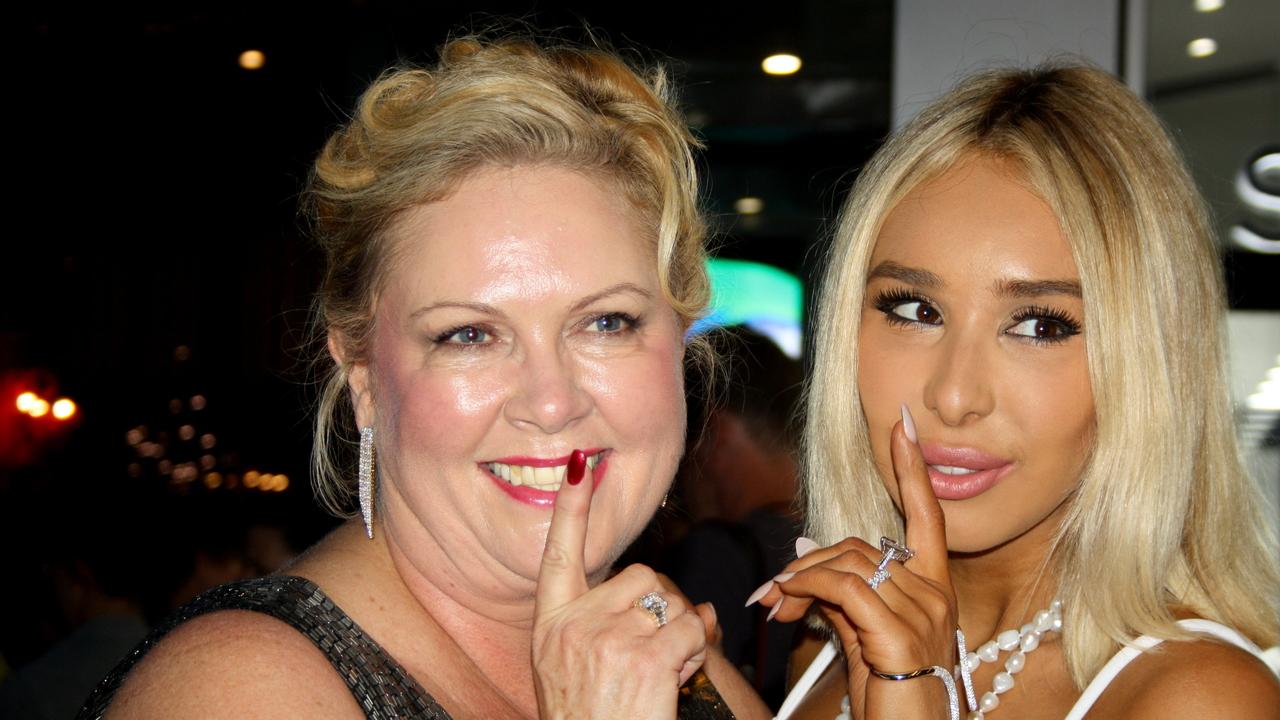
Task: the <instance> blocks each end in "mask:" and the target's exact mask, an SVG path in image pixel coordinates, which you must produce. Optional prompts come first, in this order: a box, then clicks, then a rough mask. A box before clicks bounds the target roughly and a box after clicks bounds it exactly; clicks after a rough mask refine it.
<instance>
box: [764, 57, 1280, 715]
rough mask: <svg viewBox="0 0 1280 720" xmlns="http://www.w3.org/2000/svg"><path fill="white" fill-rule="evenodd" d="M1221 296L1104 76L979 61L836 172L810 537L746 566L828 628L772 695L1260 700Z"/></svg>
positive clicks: (878, 711)
mask: <svg viewBox="0 0 1280 720" xmlns="http://www.w3.org/2000/svg"><path fill="white" fill-rule="evenodd" d="M1222 315H1223V289H1222V281H1221V270H1220V267H1219V263H1218V257H1217V253H1216V248H1215V244H1214V242H1213V239H1212V237H1211V234H1210V230H1209V225H1208V223H1207V222H1206V219H1205V211H1204V209H1203V204H1202V202H1201V200H1200V198H1199V197H1198V196H1197V194H1196V192H1195V190H1194V188H1193V185H1192V183H1191V180H1190V179H1189V177H1188V175H1187V172H1186V170H1185V169H1184V168H1183V166H1182V163H1181V161H1180V159H1179V157H1178V154H1177V152H1176V150H1175V149H1174V147H1173V145H1172V143H1171V142H1170V140H1169V138H1168V137H1167V135H1166V134H1165V132H1164V131H1163V130H1162V129H1161V127H1160V126H1159V124H1158V123H1157V121H1156V120H1155V119H1154V118H1153V117H1152V115H1151V113H1150V111H1149V110H1148V109H1147V108H1146V107H1145V106H1144V105H1143V104H1142V103H1141V102H1140V101H1139V100H1138V99H1137V98H1136V97H1134V96H1133V95H1132V94H1131V93H1130V92H1129V91H1128V90H1126V89H1125V88H1124V87H1123V86H1122V85H1121V84H1120V83H1119V82H1117V81H1116V80H1115V79H1114V78H1112V77H1110V76H1108V75H1106V74H1105V73H1103V72H1100V71H1097V70H1093V69H1088V68H1082V67H1059V68H1049V69H1044V70H1036V71H1002V72H993V73H989V74H984V75H980V76H977V77H975V78H973V79H971V80H969V81H967V82H965V83H963V84H962V85H961V86H960V87H958V88H957V89H956V90H955V91H953V92H951V93H950V94H948V95H947V96H945V97H944V98H942V99H941V100H939V101H938V102H937V103H935V104H934V105H932V106H931V107H929V108H927V109H925V110H924V111H923V112H921V113H920V115H919V117H918V118H917V119H916V120H915V121H914V122H913V123H911V124H910V125H909V126H908V127H906V128H905V129H904V130H903V131H902V132H901V133H899V134H898V135H897V136H896V137H894V138H893V139H892V140H891V141H890V142H889V143H888V144H887V145H886V146H885V147H884V148H883V149H882V150H881V151H880V152H879V154H878V155H877V156H876V158H875V159H874V160H873V161H872V162H871V164H870V165H869V166H868V167H867V168H866V169H865V170H864V171H863V173H862V175H861V177H860V178H859V179H858V182H857V185H856V187H855V189H854V191H853V194H852V196H851V197H850V199H849V201H848V203H847V205H846V206H845V208H844V210H843V213H842V219H841V221H840V224H839V228H838V231H837V234H836V237H835V242H834V247H833V249H832V252H831V258H830V264H829V268H828V271H827V276H826V280H825V283H824V285H823V289H822V296H821V304H820V307H819V311H818V318H817V322H816V323H815V327H816V328H817V333H818V334H817V336H816V338H815V343H814V346H815V348H816V358H815V367H814V376H813V380H812V387H811V389H810V394H809V417H808V428H809V429H808V438H807V455H806V458H807V462H806V472H805V475H806V483H807V484H806V505H807V508H808V517H809V523H810V532H811V534H812V535H813V536H814V537H816V538H817V539H818V540H819V541H820V542H822V543H824V544H826V545H828V547H824V548H820V549H815V550H813V551H811V552H809V553H807V554H805V555H804V557H802V558H800V559H799V560H797V561H796V562H795V563H793V564H792V565H791V566H790V567H789V568H788V573H787V574H784V575H781V576H779V577H778V578H777V581H776V582H774V583H771V584H770V585H767V586H766V587H765V588H762V591H761V592H762V594H763V602H764V603H766V604H768V605H771V606H773V610H774V612H775V613H776V617H777V618H778V619H781V620H795V619H799V618H800V617H802V616H803V615H804V614H805V612H806V611H807V610H808V609H809V607H810V606H811V604H813V603H815V602H816V603H817V607H818V608H819V609H820V610H821V614H822V616H823V617H825V618H826V619H827V621H829V623H830V625H831V627H832V628H833V630H834V638H833V641H832V646H831V647H830V648H829V649H827V650H826V651H824V652H823V653H821V654H820V656H819V659H818V660H817V661H815V663H814V665H813V666H811V667H810V669H809V671H808V672H807V673H806V677H805V678H804V679H803V680H802V682H801V686H802V687H799V688H797V690H796V691H795V692H793V694H792V697H791V698H790V699H789V700H788V702H787V703H786V704H785V705H784V708H783V710H782V713H781V714H780V717H794V718H798V717H812V718H822V720H829V719H830V718H832V717H834V716H837V714H841V717H847V716H852V717H855V718H889V717H892V718H945V717H948V716H949V717H952V718H955V717H957V716H958V715H959V710H960V708H962V707H966V706H967V707H968V709H969V713H970V715H969V716H970V717H971V718H983V717H986V718H992V717H994V718H1001V717H1008V718H1019V719H1020V720H1024V719H1026V718H1062V717H1064V716H1066V717H1069V718H1081V717H1084V715H1085V714H1086V713H1087V714H1088V717H1089V718H1181V717H1188V718H1189V717H1197V718H1198V717H1206V716H1212V717H1232V718H1264V717H1266V718H1274V717H1276V716H1277V715H1276V713H1277V708H1280V685H1278V684H1277V680H1276V677H1275V676H1274V675H1273V674H1272V673H1271V672H1270V671H1269V670H1268V669H1267V667H1266V666H1265V665H1264V664H1263V663H1262V662H1260V660H1259V659H1258V658H1257V657H1255V655H1256V654H1257V653H1258V650H1257V645H1259V644H1260V645H1263V646H1266V645H1270V644H1273V643H1275V642H1276V640H1277V610H1276V600H1277V598H1278V597H1280V583H1278V581H1277V569H1276V562H1275V559H1276V549H1275V544H1274V538H1273V536H1272V534H1271V532H1270V529H1269V528H1268V525H1267V522H1266V520H1265V518H1266V514H1265V513H1264V512H1263V509H1262V508H1263V503H1262V501H1261V498H1260V496H1259V493H1257V492H1256V488H1255V487H1254V486H1253V485H1252V484H1251V482H1250V480H1249V478H1247V477H1246V475H1245V472H1244V470H1243V469H1242V467H1241V464H1240V462H1239V460H1238V458H1237V454H1236V446H1235V441H1234V434H1233V424H1232V414H1231V407H1230V403H1229V401H1228V396H1227V392H1226V385H1225V381H1224V375H1225V371H1224V364H1225V361H1224V357H1223V346H1222V337H1221V328H1222ZM881 537H884V538H886V540H885V541H881V542H878V540H879V539H880V538H881ZM859 538H863V539H859ZM957 628H958V629H959V630H961V631H962V633H957ZM966 640H967V643H966V642H965V641H966ZM966 644H967V651H966V649H965V647H966ZM836 656H838V657H836ZM833 657H836V659H835V660H834V661H832V658H833ZM842 702H843V709H842V707H841V706H842Z"/></svg>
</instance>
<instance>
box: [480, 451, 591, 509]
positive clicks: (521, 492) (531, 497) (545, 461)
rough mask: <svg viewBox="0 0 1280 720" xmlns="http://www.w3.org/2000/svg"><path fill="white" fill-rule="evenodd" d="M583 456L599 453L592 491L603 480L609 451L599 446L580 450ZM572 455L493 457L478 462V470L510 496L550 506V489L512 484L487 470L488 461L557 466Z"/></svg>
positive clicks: (552, 502) (553, 501)
mask: <svg viewBox="0 0 1280 720" xmlns="http://www.w3.org/2000/svg"><path fill="white" fill-rule="evenodd" d="M582 453H583V455H584V458H585V456H588V455H595V454H596V453H601V454H600V460H599V461H597V462H596V467H595V470H593V471H592V473H591V489H592V491H593V492H594V491H595V490H596V489H597V488H599V487H600V483H601V481H603V480H604V475H605V471H606V470H607V469H608V467H609V453H607V452H603V451H602V449H600V448H594V449H589V450H583V451H582ZM571 457H572V455H564V456H562V457H558V458H534V457H524V456H519V457H517V456H512V457H505V458H495V459H493V460H486V461H485V462H482V463H479V465H480V470H481V471H482V472H483V473H484V474H485V476H487V477H488V478H489V479H490V480H492V481H493V483H494V484H495V485H497V486H498V487H499V488H500V489H501V490H502V491H503V492H505V493H506V494H507V495H508V496H510V497H511V498H513V499H515V500H518V501H519V502H522V503H524V504H525V505H532V506H534V507H542V508H551V507H554V506H555V504H556V493H554V492H552V491H550V490H539V489H537V488H534V487H529V486H528V485H512V484H511V483H509V482H507V481H506V480H503V479H502V478H500V477H498V476H496V475H494V474H493V472H492V471H490V470H489V463H495V462H496V463H502V464H503V465H527V466H529V467H558V466H560V465H567V464H569V461H570V459H571Z"/></svg>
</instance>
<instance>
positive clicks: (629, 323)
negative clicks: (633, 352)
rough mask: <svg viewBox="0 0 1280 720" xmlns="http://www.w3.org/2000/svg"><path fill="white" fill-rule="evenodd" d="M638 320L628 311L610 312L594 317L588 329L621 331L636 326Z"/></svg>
mask: <svg viewBox="0 0 1280 720" xmlns="http://www.w3.org/2000/svg"><path fill="white" fill-rule="evenodd" d="M635 325H636V320H635V318H633V317H631V316H630V315H628V314H626V313H609V314H607V315H601V316H599V317H596V318H592V320H591V321H590V323H589V324H588V327H587V329H588V330H589V331H590V332H598V333H610V334H613V333H621V332H626V331H628V330H632V329H634V328H635Z"/></svg>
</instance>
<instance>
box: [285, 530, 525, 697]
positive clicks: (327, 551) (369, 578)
mask: <svg viewBox="0 0 1280 720" xmlns="http://www.w3.org/2000/svg"><path fill="white" fill-rule="evenodd" d="M389 535H390V534H389V533H388V532H387V529H386V528H385V526H384V527H382V528H377V527H375V528H374V539H373V540H372V541H371V540H368V539H367V538H365V537H364V528H363V526H361V524H360V523H359V522H358V521H352V522H349V523H347V524H346V525H345V526H343V527H341V528H339V529H338V530H336V531H335V532H334V533H333V535H331V536H330V537H329V538H327V539H326V540H325V541H323V543H322V544H321V545H322V546H323V548H324V550H323V552H322V553H317V554H321V555H322V557H323V561H322V562H321V563H317V562H315V561H313V560H312V559H311V558H309V557H307V558H304V559H303V560H302V561H301V562H300V563H299V564H298V566H297V568H296V570H297V572H298V574H302V575H305V576H307V577H310V578H311V579H312V580H314V581H316V582H317V584H319V585H320V586H321V588H322V589H324V590H325V592H326V593H328V594H330V596H331V597H333V599H334V601H335V602H336V603H337V604H338V605H339V606H341V607H342V608H343V609H344V610H345V611H346V612H347V613H348V614H350V615H351V616H352V617H353V618H355V620H356V621H357V622H358V623H359V624H360V625H361V627H362V628H363V629H364V630H365V631H366V632H368V633H369V634H370V635H371V636H373V638H374V639H375V640H376V641H377V642H378V643H379V644H381V645H382V646H383V647H384V648H385V649H386V650H387V652H388V653H390V654H391V656H392V657H394V658H395V659H396V661H397V662H399V663H400V664H401V665H402V666H404V667H405V669H406V670H408V671H409V673H410V674H411V675H413V676H414V677H415V678H417V679H418V680H419V682H420V683H421V684H422V685H423V686H424V687H426V688H427V690H428V691H429V692H430V693H431V694H432V695H433V696H434V697H435V698H436V700H437V701H439V702H440V703H441V705H443V706H444V707H445V709H446V710H449V711H450V712H451V713H456V714H455V717H457V718H459V720H461V718H464V717H496V718H516V717H529V718H532V717H536V716H537V698H536V696H535V694H534V690H533V670H532V667H531V665H530V660H529V658H530V657H531V648H530V645H531V622H532V616H533V600H532V598H529V599H528V601H527V603H526V607H520V605H521V604H520V603H519V602H515V601H512V602H508V603H500V602H494V600H493V599H492V598H490V599H488V600H483V601H482V602H478V603H477V602H475V601H473V598H472V593H471V592H469V589H468V591H467V592H464V591H463V589H462V588H461V587H460V585H459V583H456V582H453V579H451V578H452V576H451V575H450V574H449V573H448V572H447V564H446V563H439V564H438V566H437V567H438V569H440V570H445V571H446V572H442V573H439V574H432V573H425V572H423V571H422V570H421V568H422V567H423V565H424V556H423V555H422V554H421V553H420V552H419V551H420V550H422V546H423V543H421V542H418V541H419V540H420V539H417V538H415V544H414V545H413V547H414V549H415V554H414V557H412V558H411V557H410V556H409V555H407V554H406V553H405V552H404V551H403V550H402V549H401V544H399V543H397V542H396V540H394V539H389ZM450 583H453V584H452V586H451V585H450ZM442 586H443V587H442Z"/></svg>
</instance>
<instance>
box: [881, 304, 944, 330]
mask: <svg viewBox="0 0 1280 720" xmlns="http://www.w3.org/2000/svg"><path fill="white" fill-rule="evenodd" d="M890 312H891V313H892V314H893V315H895V316H897V317H899V318H901V319H903V320H907V321H909V322H917V323H920V324H922V325H941V324H942V314H941V313H939V312H938V309H937V308H935V307H934V306H932V305H930V304H929V303H927V302H923V301H920V300H912V301H911V302H904V303H898V304H897V305H894V306H893V307H892V308H891V309H890Z"/></svg>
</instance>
